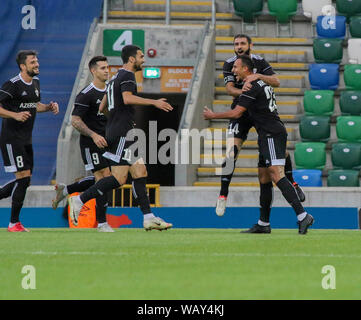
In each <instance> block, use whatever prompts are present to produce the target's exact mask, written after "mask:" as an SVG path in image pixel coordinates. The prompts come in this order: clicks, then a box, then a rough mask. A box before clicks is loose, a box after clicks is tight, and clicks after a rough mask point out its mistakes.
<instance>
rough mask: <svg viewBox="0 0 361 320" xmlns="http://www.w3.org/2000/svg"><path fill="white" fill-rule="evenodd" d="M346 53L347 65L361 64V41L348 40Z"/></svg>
mask: <svg viewBox="0 0 361 320" xmlns="http://www.w3.org/2000/svg"><path fill="white" fill-rule="evenodd" d="M347 52H348V61H349V63H353V64H361V39H359V38H353V39H349V40H348V47H347Z"/></svg>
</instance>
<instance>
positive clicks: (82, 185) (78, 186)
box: [66, 176, 95, 194]
mask: <svg viewBox="0 0 361 320" xmlns="http://www.w3.org/2000/svg"><path fill="white" fill-rule="evenodd" d="M94 183H95V177H94V176H89V177H85V178H83V179H81V180H79V181H77V182H75V183H73V184H69V185H67V186H66V189H67V191H68V194H72V193H74V192H84V191H85V190H87V189H89V188H90V187H91V186H92V185H94Z"/></svg>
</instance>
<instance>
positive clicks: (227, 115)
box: [203, 105, 247, 120]
mask: <svg viewBox="0 0 361 320" xmlns="http://www.w3.org/2000/svg"><path fill="white" fill-rule="evenodd" d="M246 110H247V109H246V108H245V107H242V106H238V105H237V106H236V107H235V108H234V109H232V110H229V111H225V112H213V111H212V110H210V109H209V108H208V107H207V106H204V109H203V117H204V119H206V120H211V119H238V118H240V117H241V116H242V114H243V113H244V112H245V111H246Z"/></svg>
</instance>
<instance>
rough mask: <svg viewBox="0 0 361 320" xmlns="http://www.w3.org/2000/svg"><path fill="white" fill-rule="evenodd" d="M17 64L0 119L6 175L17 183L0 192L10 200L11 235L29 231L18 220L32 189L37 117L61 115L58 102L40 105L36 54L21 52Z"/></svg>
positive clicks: (1, 96)
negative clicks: (16, 71)
mask: <svg viewBox="0 0 361 320" xmlns="http://www.w3.org/2000/svg"><path fill="white" fill-rule="evenodd" d="M16 62H17V64H18V66H19V69H20V73H19V74H18V75H17V76H15V77H14V78H12V79H10V80H8V81H6V82H5V83H4V84H3V85H2V87H1V89H0V117H2V118H3V120H2V128H1V136H0V148H1V153H2V157H3V160H4V167H5V172H12V173H14V174H15V179H14V180H12V181H10V182H8V183H7V184H5V185H4V186H2V187H1V188H0V199H4V198H8V197H10V196H11V199H12V202H11V217H10V223H9V226H8V231H10V232H24V231H29V230H28V229H26V228H25V227H24V226H23V225H22V223H21V222H20V219H19V216H20V211H21V208H22V206H23V202H24V199H25V195H26V190H27V188H28V187H29V185H30V180H31V174H32V171H33V146H32V131H33V126H34V121H35V118H36V114H37V113H38V112H47V111H51V112H53V113H54V114H58V113H59V106H58V104H57V103H56V102H50V103H49V104H43V103H41V102H40V100H41V98H40V84H39V78H38V77H37V75H38V74H39V62H38V58H37V52H35V51H32V50H23V51H19V52H18V54H17V56H16Z"/></svg>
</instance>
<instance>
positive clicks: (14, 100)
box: [0, 74, 40, 144]
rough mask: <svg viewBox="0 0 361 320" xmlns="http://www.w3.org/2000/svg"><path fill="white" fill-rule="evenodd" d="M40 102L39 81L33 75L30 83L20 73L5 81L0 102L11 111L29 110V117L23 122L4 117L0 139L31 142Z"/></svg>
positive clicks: (0, 90) (0, 91) (0, 92)
mask: <svg viewBox="0 0 361 320" xmlns="http://www.w3.org/2000/svg"><path fill="white" fill-rule="evenodd" d="M38 102H40V83H39V78H38V77H33V80H32V82H31V83H27V82H25V81H24V80H23V79H22V77H21V75H20V74H19V75H17V76H16V77H14V78H12V79H10V80H8V81H6V82H5V83H4V84H3V85H2V87H1V89H0V103H1V105H2V106H3V108H4V109H6V110H8V111H12V112H23V111H29V112H30V114H31V117H30V118H29V119H28V120H26V121H25V122H20V121H16V120H14V119H9V118H4V119H2V125H1V141H3V142H8V141H20V142H21V143H24V144H31V143H32V132H33V127H34V121H35V118H36V107H37V104H38Z"/></svg>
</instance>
